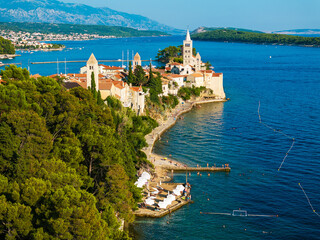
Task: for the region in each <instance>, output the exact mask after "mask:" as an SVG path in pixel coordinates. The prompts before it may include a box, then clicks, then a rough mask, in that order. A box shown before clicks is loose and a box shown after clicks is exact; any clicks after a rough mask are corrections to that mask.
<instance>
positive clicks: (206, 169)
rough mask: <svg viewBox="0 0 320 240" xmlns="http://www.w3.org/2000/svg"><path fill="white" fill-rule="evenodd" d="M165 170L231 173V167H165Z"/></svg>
mask: <svg viewBox="0 0 320 240" xmlns="http://www.w3.org/2000/svg"><path fill="white" fill-rule="evenodd" d="M163 168H164V169H166V170H170V171H172V170H173V171H174V172H230V170H231V168H230V167H173V166H163Z"/></svg>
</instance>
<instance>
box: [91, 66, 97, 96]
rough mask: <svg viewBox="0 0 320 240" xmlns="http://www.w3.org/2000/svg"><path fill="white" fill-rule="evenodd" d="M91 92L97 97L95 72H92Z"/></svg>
mask: <svg viewBox="0 0 320 240" xmlns="http://www.w3.org/2000/svg"><path fill="white" fill-rule="evenodd" d="M91 92H92V94H93V97H94V98H97V91H96V81H95V80H94V73H93V72H92V73H91Z"/></svg>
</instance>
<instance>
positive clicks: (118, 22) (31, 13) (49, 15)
mask: <svg viewBox="0 0 320 240" xmlns="http://www.w3.org/2000/svg"><path fill="white" fill-rule="evenodd" d="M0 22H40V23H67V24H85V25H107V26H121V27H130V28H135V29H139V30H155V31H162V32H167V33H171V34H178V33H179V34H181V33H182V31H181V30H178V29H175V28H173V27H169V26H167V25H164V24H160V23H158V22H156V21H154V20H151V19H149V18H146V17H143V16H140V15H135V14H128V13H124V12H118V11H115V10H112V9H110V8H95V7H91V6H88V5H83V4H74V3H64V2H61V1H58V0H9V1H8V0H0Z"/></svg>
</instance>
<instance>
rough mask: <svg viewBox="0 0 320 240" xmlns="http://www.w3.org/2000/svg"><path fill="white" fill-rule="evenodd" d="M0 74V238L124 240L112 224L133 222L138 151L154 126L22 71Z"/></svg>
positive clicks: (111, 102)
mask: <svg viewBox="0 0 320 240" xmlns="http://www.w3.org/2000/svg"><path fill="white" fill-rule="evenodd" d="M1 75H2V78H3V80H4V81H5V83H3V84H2V85H0V113H1V114H0V220H1V223H2V224H1V225H0V238H1V239H124V238H126V237H127V235H126V233H125V232H122V231H120V230H119V226H120V224H119V222H120V221H119V220H120V219H124V220H125V221H127V222H131V221H132V220H133V214H132V209H133V208H135V207H136V203H137V201H139V200H140V198H141V193H140V190H138V189H137V188H136V187H135V186H134V184H133V183H134V181H135V180H136V176H135V174H136V168H137V167H139V166H141V165H142V164H146V156H145V154H144V153H143V152H141V151H140V150H141V148H142V147H144V146H146V142H145V139H144V136H145V134H147V133H149V132H151V130H152V128H154V127H156V126H157V123H156V122H155V121H154V120H153V119H150V118H148V117H140V116H136V114H135V113H134V112H132V110H130V109H127V108H126V109H124V108H122V106H121V103H119V101H118V100H116V99H112V98H109V99H108V107H107V106H106V104H104V103H101V102H99V93H94V91H93V90H91V92H90V91H89V90H86V89H83V88H80V87H79V88H74V89H72V90H70V91H66V90H65V89H64V88H63V87H62V86H61V85H60V84H59V81H57V80H56V79H51V78H47V77H40V78H38V79H37V80H36V79H30V77H29V72H28V71H27V70H26V69H23V70H22V69H21V68H17V67H16V66H10V67H6V70H5V71H1Z"/></svg>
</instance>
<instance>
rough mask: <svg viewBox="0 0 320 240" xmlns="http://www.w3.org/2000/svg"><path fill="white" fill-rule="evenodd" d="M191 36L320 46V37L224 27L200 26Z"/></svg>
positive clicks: (241, 41) (219, 39)
mask: <svg viewBox="0 0 320 240" xmlns="http://www.w3.org/2000/svg"><path fill="white" fill-rule="evenodd" d="M192 37H193V38H194V39H195V40H198V41H213V42H240V43H256V44H277V45H295V46H304V47H320V37H302V36H294V35H285V34H274V33H262V32H257V31H248V30H237V29H225V28H214V29H212V28H201V29H198V30H196V31H195V33H194V34H193V35H192Z"/></svg>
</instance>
